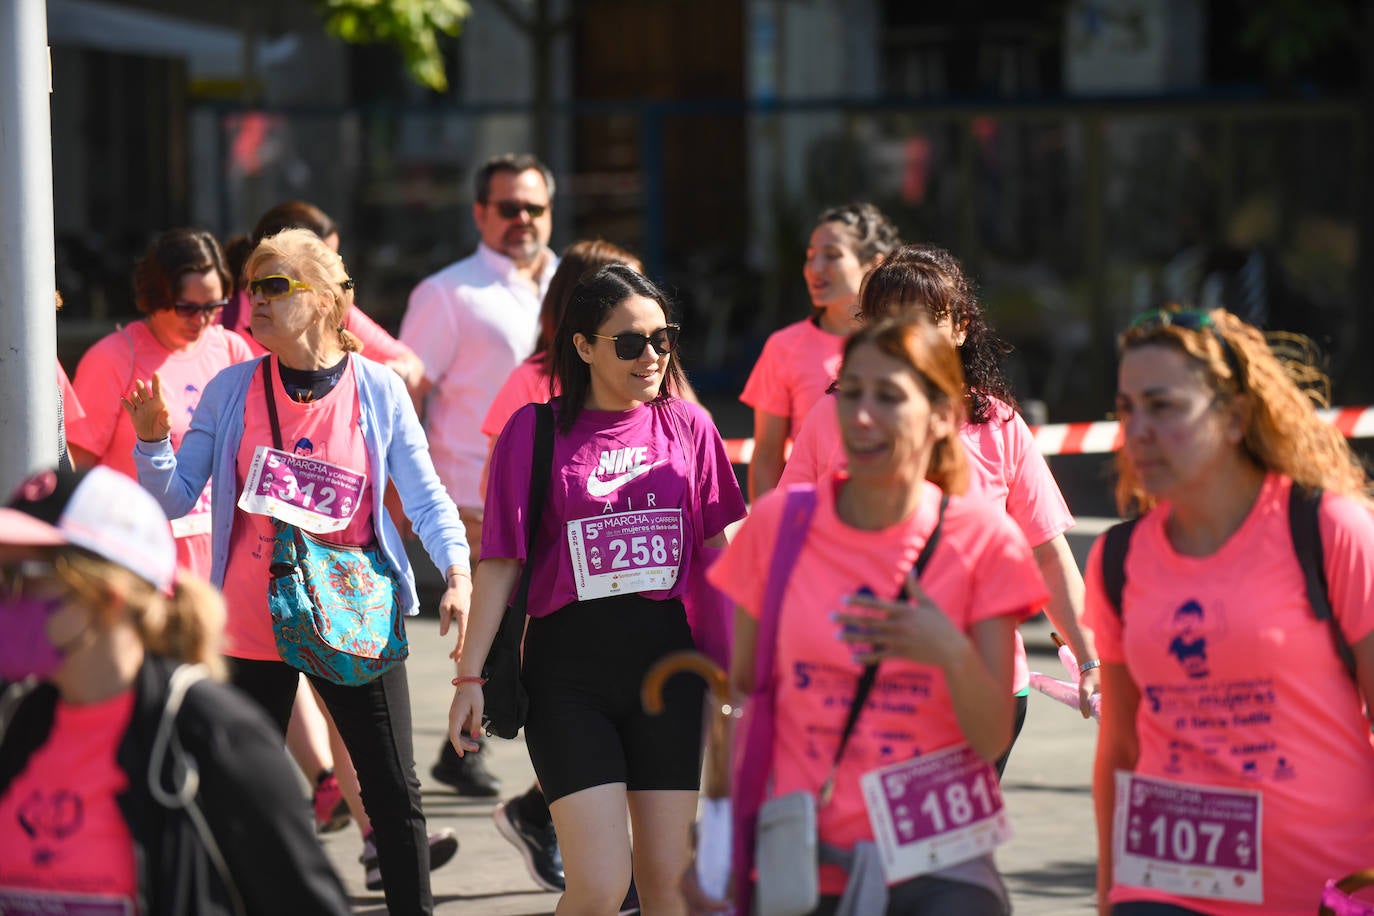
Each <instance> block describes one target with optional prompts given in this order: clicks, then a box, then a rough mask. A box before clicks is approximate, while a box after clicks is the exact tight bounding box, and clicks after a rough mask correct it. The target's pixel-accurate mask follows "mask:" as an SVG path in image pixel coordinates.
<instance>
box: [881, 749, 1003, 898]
mask: <svg viewBox="0 0 1374 916" xmlns="http://www.w3.org/2000/svg"><path fill="white" fill-rule="evenodd" d="M859 786H860V788H862V789H863V794H864V805H865V806H866V807H867V808H868V820H869V823H870V824H872V825H873V838H874V840H875V841H876V842H877V844H878V852H879V853H880V854H881V856H882V865H883V877H884V878H886V879H887V883H888V884H896V883H897V882H899V881H905V880H907V879H908V878H914V877H916V876H917V875H924V874H927V873H929V872H933V871H938V870H939V869H942V868H948V867H949V866H951V865H958V864H959V863H960V862H967V861H968V860H969V859H973V858H976V857H978V856H981V855H986V854H987V853H990V852H992V850H993V849H995V848H997V847H998V846H1000V845H1002V844H1003V843H1005V842H1006V841H1007V840H1009V839H1011V822H1010V820H1009V819H1008V818H1007V812H1006V810H1005V809H1004V808H1003V806H1002V792H1001V789H1000V788H999V787H998V785H997V773H996V772H995V771H994V770H993V769H992V767H991V766H989V765H988V762H987V761H986V760H984V759H983V758H982V757H980V756H978V754H977V752H976V751H974V750H973V748H971V747H969V746H968V745H967V744H963V745H959V746H958V747H953V748H949V749H948V750H943V751H937V752H935V753H933V754H924V755H922V756H920V757H915V758H913V759H911V760H904V761H902V762H901V763H894V764H892V765H891V766H887V767H883V768H882V769H880V770H874V771H872V772H870V773H865V774H864V775H863V776H862V777H860V779H859Z"/></svg>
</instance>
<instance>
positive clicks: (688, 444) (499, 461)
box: [482, 398, 745, 617]
mask: <svg viewBox="0 0 1374 916" xmlns="http://www.w3.org/2000/svg"><path fill="white" fill-rule="evenodd" d="M553 404H554V413H555V416H557V413H558V407H559V402H558V401H557V400H554V402H553ZM534 420H535V408H534V407H532V406H525V407H522V408H520V409H519V410H517V411H516V412H515V415H514V416H513V417H511V419H510V422H509V423H508V424H506V428H505V430H504V431H503V432H502V433H501V437H500V438H499V439H497V440H496V447H495V450H494V451H493V453H492V459H491V473H490V476H489V478H488V480H487V494H486V498H487V501H486V524H485V525H483V527H482V556H483V557H508V558H512V559H517V560H523V559H525V537H526V531H527V528H526V521H527V507H528V505H529V483H530V463H531V461H532V460H533V451H534ZM686 449H691V450H692V452H693V454H694V456H695V457H694V458H691V459H689V458H688V455H687V452H686ZM693 464H694V465H695V467H696V475H697V476H696V480H695V481H691V480H690V479H689V478H690V472H691V468H692V466H693ZM689 487H692V488H693V489H694V492H693V495H691V496H690V497H689V495H688V488H689ZM695 505H699V506H700V515H701V519H702V521H701V524H700V529H701V530H697V528H698V525H697V522H696V520H695V518H694V517H693V515H694V511H693V509H694V506H695ZM676 510H681V515H680V522H674V523H673V524H672V525H671V526H670V525H669V524H668V522H669V518H668V516H673V513H675V511H676ZM629 513H636V515H634V516H631V515H629ZM744 514H745V508H744V497H743V495H742V494H741V493H740V490H739V483H738V482H737V481H736V479H735V472H734V470H733V469H732V468H731V467H730V459H729V458H728V457H727V456H726V454H725V443H723V442H722V441H721V438H720V433H719V432H717V431H716V427H715V425H714V424H712V423H711V420H710V418H709V417H707V416H706V413H705V412H704V411H703V410H702V409H701V408H700V407H698V406H697V405H695V404H691V403H688V402H686V401H680V400H677V399H676V398H668V399H665V400H661V401H652V402H650V403H648V404H644V405H641V406H639V407H636V408H634V409H633V410H626V411H601V410H585V409H584V410H583V411H582V412H581V413H579V414H578V416H577V420H576V421H575V422H574V423H573V426H572V429H570V430H569V431H568V432H567V433H562V432H556V433H555V435H554V447H553V479H552V480H551V481H550V483H549V493H548V498H547V499H546V500H545V503H544V511H543V516H542V517H541V519H540V524H539V531H538V533H537V534H536V537H535V553H536V555H537V556H538V562H537V563H535V566H534V571H533V573H532V574H531V579H530V600H529V614H530V616H531V617H544V616H547V615H549V614H552V613H553V612H554V611H556V610H558V609H559V608H561V607H563V606H564V605H566V604H570V603H571V602H574V601H577V600H579V598H578V595H579V592H578V581H579V575H581V576H583V578H584V580H585V578H586V577H588V576H590V575H601V574H603V573H605V574H609V573H611V572H612V571H614V570H616V569H617V568H623V569H637V568H640V567H643V566H648V565H649V564H650V563H651V562H653V561H655V560H656V561H657V564H656V565H664V564H669V565H672V566H675V567H676V568H677V570H678V573H677V576H676V581H675V582H673V583H672V584H671V586H670V587H667V588H662V589H652V590H642V591H640V590H636V591H639V593H640V594H643V595H644V597H646V598H650V599H653V600H658V601H662V600H667V599H669V598H679V597H681V596H682V593H683V591H684V590H685V589H686V583H687V580H688V579H689V578H690V567H691V564H692V562H693V561H694V560H695V553H696V551H695V550H694V549H693V548H694V547H695V545H698V544H700V543H701V542H702V541H704V540H709V539H710V538H713V537H715V536H716V535H717V534H719V533H720V532H722V531H724V530H725V526H726V525H728V524H730V523H731V522H733V521H736V520H738V519H741V518H743V517H744ZM611 516H614V518H611ZM674 517H677V516H674ZM591 521H596V522H598V523H608V522H613V523H614V524H616V525H619V526H621V527H620V528H619V529H617V528H608V529H603V530H602V531H601V532H600V533H599V536H596V537H587V538H585V540H584V545H585V549H584V552H583V553H582V554H581V555H582V556H583V557H584V558H585V560H583V561H579V559H578V555H577V554H576V553H575V548H574V547H573V544H572V541H571V538H570V535H569V529H570V528H574V529H576V528H578V527H579V526H581V525H582V524H583V523H585V522H591ZM631 529H633V530H635V531H640V530H642V531H644V532H646V533H645V534H644V535H643V537H644V538H645V540H643V543H642V544H641V543H637V541H636V537H635V536H630V537H628V538H626V539H621V538H618V537H617V536H616V533H615V532H616V531H617V530H626V531H629V530H631ZM653 531H658V532H661V533H660V534H658V535H655V534H654V533H653ZM656 537H661V538H662V542H661V543H657V542H656V541H655V540H654V539H655V538H656ZM617 545H618V546H617ZM640 550H642V551H643V552H644V553H643V558H644V562H642V563H640V562H636V557H635V554H636V553H637V552H638V551H640ZM655 554H657V556H654V555H655ZM584 563H585V565H583V564H584Z"/></svg>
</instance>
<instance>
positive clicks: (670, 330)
mask: <svg viewBox="0 0 1374 916" xmlns="http://www.w3.org/2000/svg"><path fill="white" fill-rule="evenodd" d="M681 332H682V328H681V327H680V326H678V325H675V324H670V325H668V326H667V327H662V328H659V329H658V330H657V331H654V333H652V334H635V333H625V334H617V335H615V336H614V337H607V336H606V335H605V334H591V335H589V336H591V337H595V338H597V339H598V340H613V341H615V355H616V358H617V359H639V354H641V353H643V352H644V345H645V344H648V345H649V346H651V347H653V348H654V352H655V353H657V354H658V355H659V356H667V355H668V354H669V353H672V352H673V350H675V349H676V348H677V338H678V335H679V334H680V333H681Z"/></svg>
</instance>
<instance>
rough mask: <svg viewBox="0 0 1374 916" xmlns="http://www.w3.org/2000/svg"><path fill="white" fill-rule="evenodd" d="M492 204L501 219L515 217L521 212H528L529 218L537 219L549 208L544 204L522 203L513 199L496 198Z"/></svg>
mask: <svg viewBox="0 0 1374 916" xmlns="http://www.w3.org/2000/svg"><path fill="white" fill-rule="evenodd" d="M492 206H493V207H495V208H496V212H497V213H499V214H501V218H502V219H516V218H517V217H519V216H520V214H521V213H528V214H529V215H530V219H539V217H541V216H543V215H544V213H545V211H547V210H548V209H549V208H548V207H547V206H546V205H544V204H522V203H520V202H519V201H515V200H498V201H495V202H494V203H493V204H492Z"/></svg>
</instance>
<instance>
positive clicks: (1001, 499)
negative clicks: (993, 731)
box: [778, 397, 1073, 693]
mask: <svg viewBox="0 0 1374 916" xmlns="http://www.w3.org/2000/svg"><path fill="white" fill-rule="evenodd" d="M835 404H836V402H835V399H834V398H833V397H829V398H823V399H821V400H820V401H819V402H817V404H816V406H815V407H813V408H811V413H809V414H808V415H807V417H806V422H805V423H803V424H802V427H801V431H800V432H799V433H797V435H796V439H795V440H794V441H793V443H792V455H791V456H790V457H789V458H788V459H787V467H785V468H783V471H782V478H781V479H780V480H779V481H778V488H779V489H784V488H786V487H787V486H788V485H790V484H794V483H814V482H816V481H818V480H821V479H823V478H824V477H826V476H828V475H829V474H831V473H832V472H834V471H837V470H843V469H844V467H845V466H846V465H847V464H848V463H849V462H848V458H847V457H846V456H845V453H844V444H843V442H842V441H841V439H840V420H839V414H838V413H837V412H836V410H835ZM991 413H992V418H991V419H990V420H988V422H986V423H965V424H964V425H963V427H961V428H960V430H959V439H960V441H962V442H963V443H964V455H965V456H966V457H967V458H968V495H970V496H978V497H981V498H984V499H989V500H992V501H993V502H994V503H996V504H997V506H998V507H999V508H1001V509H1003V510H1004V511H1005V512H1006V513H1007V514H1008V515H1010V516H1011V518H1012V521H1014V522H1016V526H1017V527H1018V528H1020V529H1021V533H1022V534H1023V535H1025V536H1026V540H1027V541H1028V542H1029V543H1030V544H1031V546H1032V547H1035V546H1039V545H1040V544H1043V543H1045V542H1046V541H1048V540H1051V539H1053V538H1055V537H1057V536H1059V535H1061V534H1063V533H1064V532H1065V531H1068V530H1069V529H1070V528H1072V527H1073V516H1072V515H1070V514H1069V506H1068V504H1067V503H1065V502H1064V494H1063V493H1061V492H1059V485H1058V484H1057V483H1055V482H1054V475H1053V474H1051V473H1050V467H1049V465H1048V464H1046V463H1045V456H1043V455H1041V454H1040V451H1039V449H1037V448H1036V447H1035V437H1034V436H1032V435H1031V431H1030V427H1028V426H1027V425H1026V421H1025V420H1023V419H1021V415H1020V414H1018V413H1017V412H1016V411H1014V410H1012V409H1011V407H1010V406H1008V405H1007V404H1004V403H1003V402H1001V401H999V400H997V399H996V398H993V399H992V411H991ZM1029 685H1030V665H1029V663H1028V662H1027V661H1026V645H1025V642H1024V641H1023V640H1022V639H1021V632H1020V631H1019V630H1018V631H1017V633H1016V676H1015V678H1014V683H1013V689H1014V690H1015V691H1016V692H1017V693H1020V692H1021V691H1023V690H1025V689H1027V687H1029Z"/></svg>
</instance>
